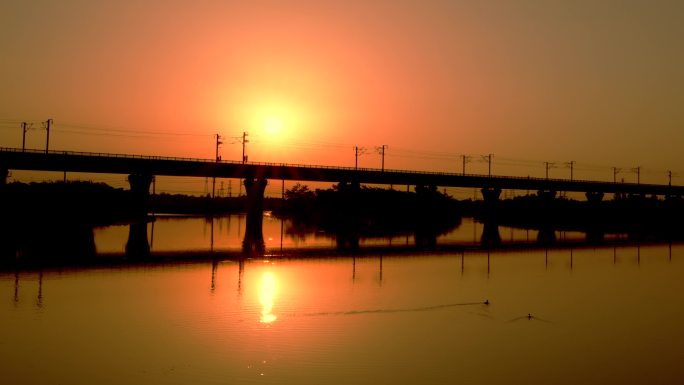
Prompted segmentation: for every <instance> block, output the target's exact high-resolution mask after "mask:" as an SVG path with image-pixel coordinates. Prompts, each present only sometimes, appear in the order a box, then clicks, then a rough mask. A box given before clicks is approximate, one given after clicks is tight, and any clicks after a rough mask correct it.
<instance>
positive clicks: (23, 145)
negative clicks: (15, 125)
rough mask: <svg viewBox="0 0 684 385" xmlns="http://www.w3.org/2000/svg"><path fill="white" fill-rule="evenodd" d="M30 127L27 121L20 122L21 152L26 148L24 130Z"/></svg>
mask: <svg viewBox="0 0 684 385" xmlns="http://www.w3.org/2000/svg"><path fill="white" fill-rule="evenodd" d="M30 129H31V125H30V124H29V123H26V122H23V123H21V130H22V131H23V132H24V134H23V135H22V138H21V152H24V151H25V150H26V131H28V130H30Z"/></svg>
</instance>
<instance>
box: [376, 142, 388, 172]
mask: <svg viewBox="0 0 684 385" xmlns="http://www.w3.org/2000/svg"><path fill="white" fill-rule="evenodd" d="M387 148H388V146H387V145H386V144H383V145H382V146H380V147H376V149H377V150H378V153H379V154H380V155H382V166H381V168H380V170H381V171H385V150H386V149H387Z"/></svg>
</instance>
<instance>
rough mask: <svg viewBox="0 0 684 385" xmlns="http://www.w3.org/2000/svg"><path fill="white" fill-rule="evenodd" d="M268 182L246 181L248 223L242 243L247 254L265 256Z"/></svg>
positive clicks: (250, 179)
mask: <svg viewBox="0 0 684 385" xmlns="http://www.w3.org/2000/svg"><path fill="white" fill-rule="evenodd" d="M267 184H268V181H267V180H266V179H263V178H262V179H258V180H255V179H254V178H246V179H245V181H244V185H245V191H246V193H247V197H246V198H247V199H246V201H245V204H246V207H245V209H246V211H247V223H246V224H245V238H244V239H243V241H242V251H243V252H245V253H247V254H263V253H264V251H265V249H266V246H265V244H264V232H263V228H262V226H263V222H264V191H265V190H266V185H267Z"/></svg>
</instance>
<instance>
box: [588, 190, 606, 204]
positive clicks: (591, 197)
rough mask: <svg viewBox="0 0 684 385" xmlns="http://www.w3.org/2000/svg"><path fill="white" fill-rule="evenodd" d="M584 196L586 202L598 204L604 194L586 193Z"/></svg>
mask: <svg viewBox="0 0 684 385" xmlns="http://www.w3.org/2000/svg"><path fill="white" fill-rule="evenodd" d="M584 196H586V197H587V202H590V203H599V202H601V201H602V200H603V196H604V194H603V193H602V192H595V191H587V192H586V193H585V194H584Z"/></svg>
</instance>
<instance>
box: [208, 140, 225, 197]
mask: <svg viewBox="0 0 684 385" xmlns="http://www.w3.org/2000/svg"><path fill="white" fill-rule="evenodd" d="M214 137H215V138H216V161H217V162H218V161H220V160H221V157H220V156H219V146H220V145H222V144H223V142H222V141H221V135H219V134H216V135H214ZM211 197H212V198H216V177H215V176H214V177H212V178H211Z"/></svg>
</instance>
